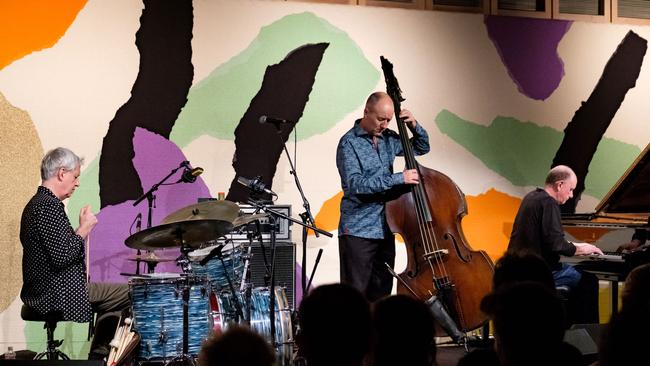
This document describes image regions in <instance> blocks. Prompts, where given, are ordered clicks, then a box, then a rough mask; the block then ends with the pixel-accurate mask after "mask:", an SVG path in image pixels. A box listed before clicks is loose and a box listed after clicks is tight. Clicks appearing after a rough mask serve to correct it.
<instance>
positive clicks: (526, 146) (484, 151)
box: [436, 110, 641, 199]
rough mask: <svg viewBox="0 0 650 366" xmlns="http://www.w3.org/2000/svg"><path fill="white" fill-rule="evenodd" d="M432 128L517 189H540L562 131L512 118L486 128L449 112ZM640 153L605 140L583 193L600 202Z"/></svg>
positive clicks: (637, 149)
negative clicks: (520, 187) (537, 187)
mask: <svg viewBox="0 0 650 366" xmlns="http://www.w3.org/2000/svg"><path fill="white" fill-rule="evenodd" d="M436 124H437V126H438V128H439V129H440V131H441V132H442V133H444V134H445V135H447V136H449V137H450V138H452V139H453V140H454V141H456V142H457V143H459V144H460V145H462V146H463V147H464V148H466V149H467V150H468V151H469V152H471V153H472V154H473V155H474V156H476V157H477V158H478V159H479V160H481V161H482V162H483V163H484V164H485V165H486V166H487V167H488V168H490V169H491V170H493V171H494V172H496V173H497V174H499V175H501V176H503V177H504V178H506V179H507V180H509V181H510V182H511V183H512V184H514V185H516V186H535V185H541V184H543V183H544V179H545V178H546V174H547V173H548V170H549V168H550V167H551V163H552V161H553V157H554V156H555V153H556V151H557V149H558V148H559V147H560V143H561V142H562V137H563V133H562V132H561V131H558V130H555V129H553V128H550V127H541V126H539V125H537V124H535V123H532V122H522V121H519V120H517V119H515V118H511V117H501V116H499V117H496V118H495V119H494V120H493V121H492V124H491V125H489V126H487V127H486V126H482V125H479V124H476V123H473V122H469V121H466V120H464V119H462V118H460V117H459V116H457V115H455V114H453V113H452V112H450V111H448V110H442V111H441V112H440V113H438V115H437V116H436ZM640 152H641V150H640V149H639V148H638V147H637V146H635V145H630V144H627V143H624V142H621V141H618V140H615V139H611V138H603V139H602V140H601V141H600V143H599V144H598V148H597V150H596V153H595V154H594V158H593V159H592V161H591V164H590V165H589V173H588V174H587V177H586V179H585V192H584V193H585V194H588V195H590V196H592V197H595V198H597V199H601V198H602V197H604V196H605V194H606V193H607V192H608V191H609V189H610V188H611V187H612V186H613V185H614V184H616V181H617V180H618V179H619V177H620V176H621V175H623V173H625V170H626V169H627V168H628V167H629V166H630V164H631V163H632V162H633V161H634V159H635V158H636V157H637V156H638V155H639V153H640Z"/></svg>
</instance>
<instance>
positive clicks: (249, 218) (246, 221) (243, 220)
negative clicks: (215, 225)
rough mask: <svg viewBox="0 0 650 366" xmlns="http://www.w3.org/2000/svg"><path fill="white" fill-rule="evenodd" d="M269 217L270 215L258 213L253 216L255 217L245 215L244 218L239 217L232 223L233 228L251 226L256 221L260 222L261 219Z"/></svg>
mask: <svg viewBox="0 0 650 366" xmlns="http://www.w3.org/2000/svg"><path fill="white" fill-rule="evenodd" d="M267 216H269V215H268V214H265V213H258V214H253V215H243V216H238V217H237V218H236V219H234V220H233V221H232V226H233V228H237V227H239V226H242V225H246V224H249V223H251V222H253V221H255V220H259V219H261V218H264V217H267Z"/></svg>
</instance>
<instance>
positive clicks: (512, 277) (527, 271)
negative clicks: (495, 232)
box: [492, 253, 555, 290]
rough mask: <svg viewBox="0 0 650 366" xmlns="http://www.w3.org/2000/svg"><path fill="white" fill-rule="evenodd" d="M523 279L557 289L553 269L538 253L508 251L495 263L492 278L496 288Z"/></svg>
mask: <svg viewBox="0 0 650 366" xmlns="http://www.w3.org/2000/svg"><path fill="white" fill-rule="evenodd" d="M523 281H531V282H537V283H540V284H542V285H544V286H546V287H548V288H549V289H553V290H555V281H553V274H552V273H551V269H550V268H549V267H548V265H547V264H546V262H545V261H544V259H542V257H540V256H538V255H536V254H533V253H506V254H505V255H504V256H503V257H501V258H499V260H498V261H497V262H496V263H495V265H494V277H493V280H492V285H493V288H494V289H497V288H499V287H501V286H503V285H512V284H515V283H518V282H523Z"/></svg>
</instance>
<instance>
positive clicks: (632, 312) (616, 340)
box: [598, 264, 650, 366]
mask: <svg viewBox="0 0 650 366" xmlns="http://www.w3.org/2000/svg"><path fill="white" fill-rule="evenodd" d="M622 300H623V301H622V306H621V310H620V311H619V312H618V313H614V314H612V317H611V319H610V321H609V324H607V327H606V328H605V331H604V332H603V333H602V334H601V339H600V347H599V360H598V364H599V366H613V365H626V366H627V365H631V366H634V365H645V364H647V362H648V361H647V353H646V351H645V350H646V347H647V343H648V342H647V340H646V338H647V335H646V333H647V329H648V328H650V264H644V265H641V266H638V267H636V268H634V269H633V270H632V271H631V272H630V274H629V275H628V276H627V279H626V280H625V290H624V291H623V294H622Z"/></svg>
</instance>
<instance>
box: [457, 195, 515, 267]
mask: <svg viewBox="0 0 650 366" xmlns="http://www.w3.org/2000/svg"><path fill="white" fill-rule="evenodd" d="M465 199H466V200H467V210H468V214H467V216H465V217H464V218H463V221H462V227H463V233H464V234H465V238H466V239H467V242H468V244H469V245H470V246H471V247H472V248H473V249H482V250H484V251H486V252H487V254H488V255H489V256H490V258H492V260H493V261H496V260H497V259H499V258H501V256H503V253H504V252H505V251H506V249H507V248H508V241H509V240H510V233H511V232H512V225H513V222H514V220H515V215H517V210H518V209H519V205H520V204H521V199H519V198H517V197H513V196H509V195H507V194H505V193H502V192H499V191H497V190H495V189H493V188H492V189H489V190H488V191H487V192H485V193H483V194H480V195H478V196H465Z"/></svg>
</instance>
